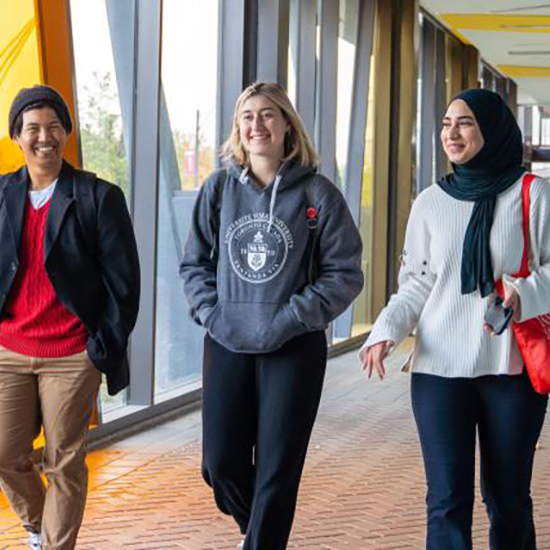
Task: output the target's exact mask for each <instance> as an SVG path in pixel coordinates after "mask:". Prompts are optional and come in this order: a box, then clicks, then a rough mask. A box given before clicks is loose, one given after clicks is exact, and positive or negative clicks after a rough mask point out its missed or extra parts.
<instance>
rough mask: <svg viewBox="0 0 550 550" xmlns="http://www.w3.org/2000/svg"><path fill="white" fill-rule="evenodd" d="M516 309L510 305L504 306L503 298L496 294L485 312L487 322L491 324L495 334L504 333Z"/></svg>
mask: <svg viewBox="0 0 550 550" xmlns="http://www.w3.org/2000/svg"><path fill="white" fill-rule="evenodd" d="M513 315H514V311H513V310H512V308H509V307H502V298H501V297H500V296H496V297H495V299H494V300H493V302H492V303H491V305H490V306H489V309H488V310H487V311H486V312H485V317H484V318H485V322H486V323H487V324H488V325H490V326H491V328H492V329H493V332H494V333H495V334H502V333H503V332H504V331H505V330H506V329H507V328H508V324H509V323H510V320H511V319H512V316H513Z"/></svg>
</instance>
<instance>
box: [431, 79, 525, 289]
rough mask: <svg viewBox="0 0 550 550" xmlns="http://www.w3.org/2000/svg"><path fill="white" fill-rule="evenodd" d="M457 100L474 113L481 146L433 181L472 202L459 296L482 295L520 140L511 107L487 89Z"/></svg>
mask: <svg viewBox="0 0 550 550" xmlns="http://www.w3.org/2000/svg"><path fill="white" fill-rule="evenodd" d="M457 99H462V101H465V102H466V104H467V105H468V107H470V109H471V110H472V112H473V113H474V116H475V118H476V120H477V123H478V125H479V128H480V130H481V134H482V135H483V139H484V141H485V144H484V145H483V148H482V149H481V151H479V153H477V155H476V156H475V157H474V158H472V159H470V160H469V161H468V162H466V163H465V164H461V165H457V164H453V165H452V167H453V172H452V174H448V175H447V176H445V177H443V178H441V179H440V180H439V181H438V182H437V183H438V185H439V186H440V187H441V189H443V191H445V193H447V194H449V195H451V197H454V198H455V199H458V200H461V201H470V202H473V203H474V209H473V212H472V216H471V217H470V222H469V224H468V228H467V229H466V234H465V236H464V246H463V251H462V267H461V272H460V276H461V287H462V288H461V290H462V294H469V293H470V292H474V291H475V290H476V289H477V288H479V291H480V292H481V296H483V297H485V296H488V295H489V294H491V293H492V292H493V289H494V279H493V263H492V261H491V250H490V248H489V237H490V234H491V227H492V225H493V215H494V211H495V204H496V199H497V196H498V195H499V194H500V193H502V192H503V191H506V189H508V188H509V187H511V186H512V185H513V184H514V183H515V182H516V181H517V180H518V179H519V178H520V176H521V175H522V174H523V173H524V172H525V168H523V167H522V165H521V164H522V160H523V141H522V136H521V130H520V129H519V126H518V124H517V122H516V119H515V117H514V115H513V114H512V111H511V110H510V109H509V108H508V106H507V105H506V103H504V101H503V100H502V98H501V97H500V96H499V95H498V94H496V93H495V92H490V91H489V90H481V89H472V90H466V91H464V92H461V93H460V94H458V95H457V96H455V98H454V99H453V101H455V100H457Z"/></svg>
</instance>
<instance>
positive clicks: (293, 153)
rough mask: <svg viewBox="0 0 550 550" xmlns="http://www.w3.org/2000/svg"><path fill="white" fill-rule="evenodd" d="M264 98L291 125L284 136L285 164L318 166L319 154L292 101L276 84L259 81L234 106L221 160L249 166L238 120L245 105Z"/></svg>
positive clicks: (283, 159) (243, 93) (249, 87)
mask: <svg viewBox="0 0 550 550" xmlns="http://www.w3.org/2000/svg"><path fill="white" fill-rule="evenodd" d="M256 95H261V96H264V97H266V98H267V99H269V100H270V101H272V102H273V103H274V104H275V105H277V107H278V108H279V109H280V110H281V113H282V114H283V117H284V119H285V121H286V122H287V123H288V125H289V126H290V129H289V131H288V132H287V134H286V135H285V149H284V156H283V158H282V159H281V160H282V161H283V162H286V161H289V160H295V161H296V162H298V163H299V164H301V165H302V166H318V165H319V163H320V159H319V155H318V154H317V151H315V147H314V146H313V143H311V140H310V139H309V136H308V135H307V132H306V129H305V126H304V123H303V122H302V119H301V118H300V115H299V114H298V113H297V112H296V109H295V108H294V106H293V105H292V103H291V102H290V99H289V98H288V95H287V93H286V91H285V90H284V88H283V87H282V86H281V85H280V84H277V83H274V82H256V83H255V84H252V85H251V86H248V88H246V89H245V90H244V91H243V92H242V93H241V95H240V96H239V98H238V99H237V103H236V105H235V113H234V114H233V127H232V129H231V134H230V135H229V138H228V139H227V141H226V142H225V143H224V144H223V145H222V158H223V160H224V161H225V162H232V163H234V164H238V165H241V166H249V165H250V159H249V158H248V153H247V152H246V150H245V148H244V146H243V143H242V141H241V132H240V127H239V119H240V116H241V112H242V109H243V105H244V104H245V102H246V101H247V100H248V99H250V98H251V97H253V96H256Z"/></svg>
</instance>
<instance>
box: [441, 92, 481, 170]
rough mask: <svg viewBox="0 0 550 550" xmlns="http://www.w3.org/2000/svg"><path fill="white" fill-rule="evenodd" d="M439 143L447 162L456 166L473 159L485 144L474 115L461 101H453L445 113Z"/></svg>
mask: <svg viewBox="0 0 550 550" xmlns="http://www.w3.org/2000/svg"><path fill="white" fill-rule="evenodd" d="M441 143H442V144H443V149H444V151H445V154H446V155H447V157H448V158H449V160H450V161H451V162H452V163H453V164H458V165H460V164H465V163H466V162H468V161H469V160H471V159H473V158H474V157H475V156H476V155H477V154H478V153H479V152H480V151H481V149H482V148H483V145H484V144H485V140H484V139H483V134H482V133H481V129H480V128H479V125H478V123H477V120H476V118H475V116H474V113H473V112H472V110H471V109H470V107H468V104H467V103H466V102H465V101H463V100H462V99H457V100H455V101H453V102H452V103H451V104H450V105H449V108H448V109H447V112H446V113H445V117H444V118H443V127H442V129H441Z"/></svg>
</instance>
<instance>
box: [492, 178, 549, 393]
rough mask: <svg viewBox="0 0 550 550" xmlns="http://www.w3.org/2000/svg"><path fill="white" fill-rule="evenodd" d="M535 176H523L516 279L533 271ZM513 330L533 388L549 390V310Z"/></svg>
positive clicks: (499, 288) (499, 284)
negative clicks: (531, 241) (532, 192)
mask: <svg viewBox="0 0 550 550" xmlns="http://www.w3.org/2000/svg"><path fill="white" fill-rule="evenodd" d="M534 179H535V176H534V175H533V174H526V175H525V176H524V177H523V187H522V205H523V256H522V258H521V267H520V270H519V272H518V273H515V274H514V275H513V277H517V278H525V277H528V276H529V274H530V271H529V206H530V194H529V192H530V189H531V184H532V183H533V180H534ZM495 285H496V289H497V292H498V293H499V294H500V296H504V286H503V283H502V281H497V282H496V283H495ZM512 329H513V331H514V336H515V338H516V342H517V344H518V348H519V350H520V352H521V355H522V357H523V361H524V363H525V368H526V369H527V373H528V374H529V378H530V379H531V384H533V388H534V389H535V391H536V392H538V393H550V313H547V314H545V315H541V316H540V317H534V318H533V319H529V320H527V321H523V322H522V323H513V325H512Z"/></svg>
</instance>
